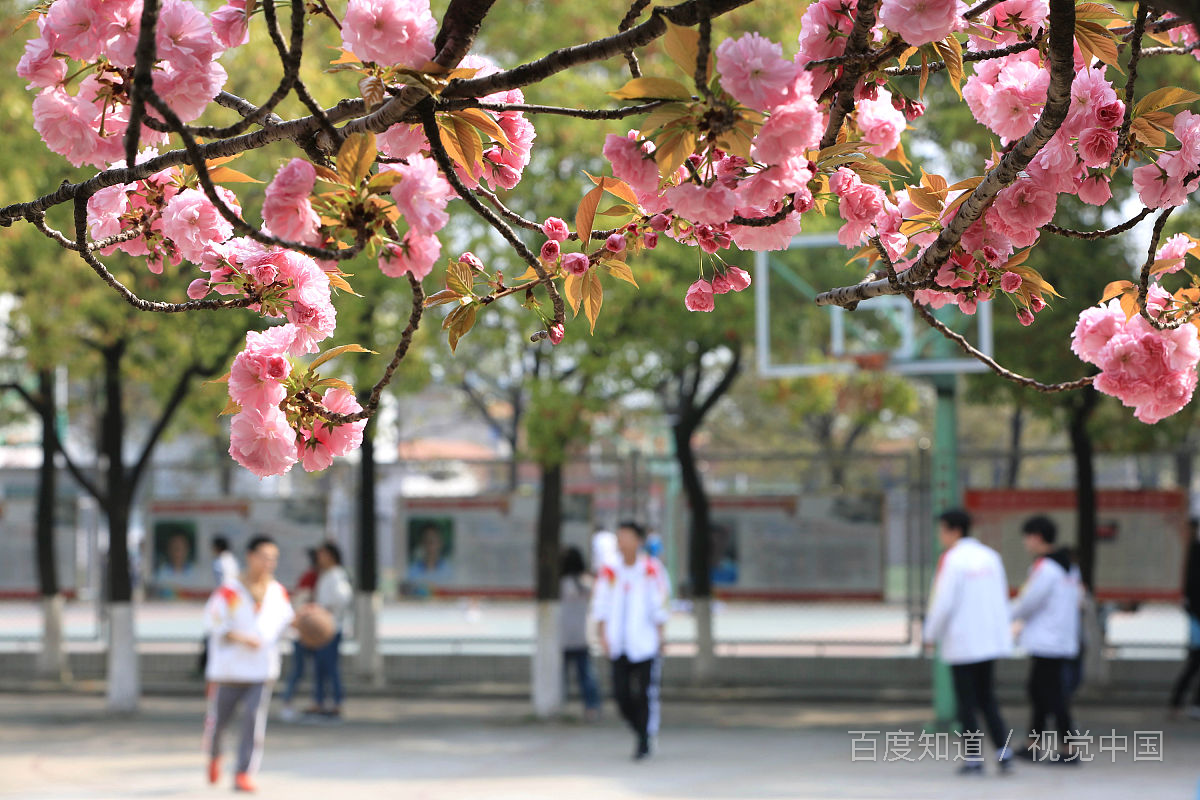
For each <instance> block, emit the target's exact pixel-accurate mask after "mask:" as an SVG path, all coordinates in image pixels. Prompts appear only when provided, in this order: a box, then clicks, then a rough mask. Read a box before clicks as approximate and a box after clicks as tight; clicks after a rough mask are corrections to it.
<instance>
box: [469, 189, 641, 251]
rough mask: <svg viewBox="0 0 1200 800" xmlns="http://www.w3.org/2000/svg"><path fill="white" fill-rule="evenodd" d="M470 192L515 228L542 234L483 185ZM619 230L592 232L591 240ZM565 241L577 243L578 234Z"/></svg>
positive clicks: (606, 236) (534, 223) (603, 237)
mask: <svg viewBox="0 0 1200 800" xmlns="http://www.w3.org/2000/svg"><path fill="white" fill-rule="evenodd" d="M471 191H472V192H474V193H475V194H477V195H479V196H480V197H482V198H483V199H485V200H487V201H488V202H489V203H491V204H492V205H493V206H494V207H495V208H496V211H497V212H499V214H500V216H502V217H504V218H505V219H506V220H508V221H509V222H511V223H512V224H514V225H516V226H517V227H519V228H524V229H526V230H529V231H537V232H538V233H541V232H542V226H541V225H539V224H538V223H536V222H534V221H533V220H531V219H526V218H525V217H522V216H521V215H520V214H518V213H517V212H515V211H513V210H512V209H511V208H509V207H508V206H506V205H505V204H504V202H503V201H502V200H501V199H500V198H499V197H498V196H497V195H496V193H495V192H493V191H491V190H489V189H486V188H484V186H483V185H479V186H477V187H475V188H474V189H472V190H471ZM619 230H620V228H609V229H608V230H602V231H592V238H593V239H606V238H608V237H609V236H611V235H612V234H614V233H616V232H617V231H619ZM567 239H569V240H571V241H575V242H577V241H579V234H578V233H575V232H572V233H569V234H567Z"/></svg>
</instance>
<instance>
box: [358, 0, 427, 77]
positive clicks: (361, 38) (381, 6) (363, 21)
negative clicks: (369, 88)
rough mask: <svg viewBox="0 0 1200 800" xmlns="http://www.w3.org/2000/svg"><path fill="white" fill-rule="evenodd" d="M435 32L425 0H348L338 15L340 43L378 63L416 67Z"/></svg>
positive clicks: (422, 60) (425, 56)
mask: <svg viewBox="0 0 1200 800" xmlns="http://www.w3.org/2000/svg"><path fill="white" fill-rule="evenodd" d="M435 34H437V20H435V19H434V18H433V14H432V13H431V12H430V10H429V0H350V2H349V4H347V6H346V15H345V17H343V18H342V47H344V48H345V49H347V50H349V51H350V52H351V53H354V55H356V56H358V57H359V58H360V59H362V60H363V61H370V62H373V63H375V64H379V65H380V66H387V67H391V66H400V67H409V68H410V69H420V68H421V67H422V66H424V65H425V62H427V61H429V60H431V59H432V58H433V56H434V50H433V37H434V35H435Z"/></svg>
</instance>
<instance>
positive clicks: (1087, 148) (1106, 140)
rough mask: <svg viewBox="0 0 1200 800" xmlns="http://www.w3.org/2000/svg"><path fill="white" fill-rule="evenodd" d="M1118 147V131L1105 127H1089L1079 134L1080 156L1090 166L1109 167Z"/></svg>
mask: <svg viewBox="0 0 1200 800" xmlns="http://www.w3.org/2000/svg"><path fill="white" fill-rule="evenodd" d="M1116 149H1117V132H1116V131H1112V130H1105V129H1103V128H1088V129H1087V130H1086V131H1084V132H1083V133H1081V134H1079V157H1080V158H1082V159H1083V163H1084V164H1085V165H1086V166H1089V167H1107V166H1108V161H1109V159H1110V158H1112V154H1113V150H1116Z"/></svg>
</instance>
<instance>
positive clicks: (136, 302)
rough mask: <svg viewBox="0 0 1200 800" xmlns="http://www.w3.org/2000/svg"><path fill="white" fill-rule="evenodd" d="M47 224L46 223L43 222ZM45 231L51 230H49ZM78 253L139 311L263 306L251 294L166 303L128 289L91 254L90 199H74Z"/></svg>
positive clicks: (166, 311)
mask: <svg viewBox="0 0 1200 800" xmlns="http://www.w3.org/2000/svg"><path fill="white" fill-rule="evenodd" d="M30 222H33V224H34V226H35V227H36V226H37V225H38V222H39V220H38V218H37V216H36V215H34V216H33V218H31V219H30ZM43 224H44V220H43ZM46 230H49V228H47V229H46ZM71 249H72V250H75V252H77V253H79V256H80V258H82V259H83V260H84V262H85V263H86V264H87V265H88V266H89V267H91V268H92V271H93V272H95V273H96V274H97V275H99V276H100V279H101V280H103V281H104V282H105V283H107V284H108V285H109V286H111V287H112V288H113V289H114V290H115V291H116V292H117V294H119V295H120V296H121V297H122V299H124V300H125V302H127V303H129V305H131V306H133V307H134V308H136V309H137V310H138V311H154V312H158V313H163V314H178V313H180V312H184V311H203V310H214V309H218V308H246V307H248V306H252V305H255V304H256V303H261V302H262V298H261V297H259V296H258V295H257V294H251V295H248V296H246V297H235V298H229V299H227V300H189V301H188V302H186V303H163V302H159V301H156V300H144V299H142V298H141V297H138V295H137V294H136V293H135V292H134V291H133V290H131V289H130V288H129V287H127V286H126V285H125V284H123V283H121V281H119V280H117V277H116V276H115V275H113V274H112V273H111V272H109V271H108V268H107V267H105V266H104V264H102V263H100V260H99V259H98V258H96V256H95V255H94V254H93V253H92V250H91V248H90V247H89V246H88V233H87V198H86V197H77V198H76V199H75V247H73V248H71Z"/></svg>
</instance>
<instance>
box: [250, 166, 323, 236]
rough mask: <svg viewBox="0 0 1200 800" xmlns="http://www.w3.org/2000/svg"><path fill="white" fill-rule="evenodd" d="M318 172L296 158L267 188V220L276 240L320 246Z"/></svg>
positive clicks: (265, 201)
mask: <svg viewBox="0 0 1200 800" xmlns="http://www.w3.org/2000/svg"><path fill="white" fill-rule="evenodd" d="M316 180H317V173H316V169H315V168H314V167H313V165H312V164H310V163H309V162H308V161H306V160H304V159H303V158H293V159H292V160H291V161H289V162H288V163H286V164H284V165H283V166H282V167H280V168H279V171H278V172H276V173H275V178H274V179H273V180H272V181H271V183H270V184H268V185H267V196H266V199H265V200H264V201H263V209H262V214H263V220H264V221H265V222H266V223H267V226H268V227H270V229H271V232H272V233H273V234H275V235H276V236H278V237H280V238H282V239H286V240H288V241H292V242H300V243H302V244H318V243H319V242H320V236H319V234H318V233H317V229H318V228H319V227H320V224H321V218H320V217H319V216H318V215H317V212H316V211H314V210H313V207H312V201H311V200H310V199H309V196H310V195H311V194H312V190H313V186H314V185H315V184H316Z"/></svg>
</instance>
